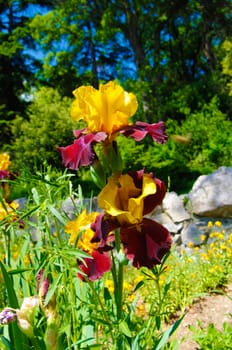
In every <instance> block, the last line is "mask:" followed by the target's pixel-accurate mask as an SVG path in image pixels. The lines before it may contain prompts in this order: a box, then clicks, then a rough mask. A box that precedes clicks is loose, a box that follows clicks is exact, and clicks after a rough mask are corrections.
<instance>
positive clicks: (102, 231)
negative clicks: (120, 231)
mask: <svg viewBox="0 0 232 350" xmlns="http://www.w3.org/2000/svg"><path fill="white" fill-rule="evenodd" d="M118 227H119V225H118V223H116V222H114V221H113V220H112V219H109V218H107V216H106V215H105V214H103V213H102V214H99V215H98V216H97V218H96V220H95V222H93V223H92V225H91V229H92V230H93V231H94V232H95V233H94V236H93V238H92V240H91V242H92V243H95V242H99V248H101V249H103V250H104V249H106V250H107V241H108V240H109V236H108V235H109V233H110V232H111V231H113V230H115V229H116V228H118Z"/></svg>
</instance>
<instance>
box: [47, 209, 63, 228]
mask: <svg viewBox="0 0 232 350" xmlns="http://www.w3.org/2000/svg"><path fill="white" fill-rule="evenodd" d="M48 209H49V211H50V212H51V213H52V214H53V215H54V216H55V217H56V218H57V219H58V220H59V221H60V222H61V223H62V224H63V225H65V224H66V220H65V219H64V218H63V217H62V215H61V214H60V213H59V212H58V211H57V210H56V209H55V208H54V207H53V206H52V205H50V204H49V205H48Z"/></svg>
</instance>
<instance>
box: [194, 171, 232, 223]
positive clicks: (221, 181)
mask: <svg viewBox="0 0 232 350" xmlns="http://www.w3.org/2000/svg"><path fill="white" fill-rule="evenodd" d="M188 198H189V202H190V209H191V211H192V213H193V214H195V215H198V216H208V217H212V218H215V217H217V218H229V217H232V167H220V168H218V169H217V170H216V171H214V172H213V173H212V174H209V175H202V176H200V177H199V178H198V179H197V180H196V182H195V183H194V185H193V187H192V190H191V191H190V193H189V196H188Z"/></svg>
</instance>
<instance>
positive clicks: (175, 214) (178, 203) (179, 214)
mask: <svg viewBox="0 0 232 350" xmlns="http://www.w3.org/2000/svg"><path fill="white" fill-rule="evenodd" d="M162 207H163V210H164V212H165V213H167V214H168V216H170V218H171V219H172V221H174V222H182V221H185V220H189V219H190V215H189V213H188V212H187V211H186V210H185V208H184V205H183V202H182V200H181V198H180V197H179V196H178V195H177V193H175V192H167V193H166V195H165V197H164V200H163V203H162Z"/></svg>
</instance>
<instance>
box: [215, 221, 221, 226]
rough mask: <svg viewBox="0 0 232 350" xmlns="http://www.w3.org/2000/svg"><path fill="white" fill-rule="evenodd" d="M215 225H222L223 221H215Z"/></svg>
mask: <svg viewBox="0 0 232 350" xmlns="http://www.w3.org/2000/svg"><path fill="white" fill-rule="evenodd" d="M214 225H215V226H217V227H221V226H222V223H221V221H215V223H214Z"/></svg>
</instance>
